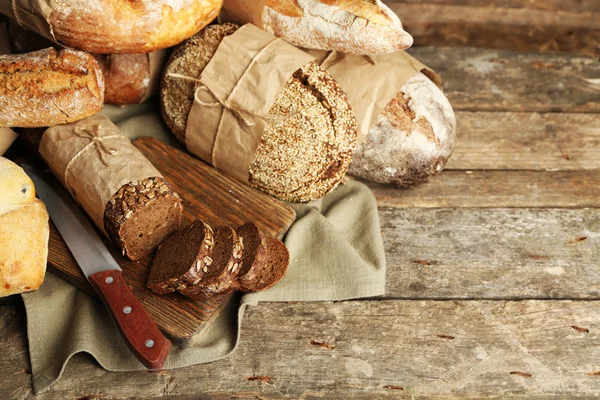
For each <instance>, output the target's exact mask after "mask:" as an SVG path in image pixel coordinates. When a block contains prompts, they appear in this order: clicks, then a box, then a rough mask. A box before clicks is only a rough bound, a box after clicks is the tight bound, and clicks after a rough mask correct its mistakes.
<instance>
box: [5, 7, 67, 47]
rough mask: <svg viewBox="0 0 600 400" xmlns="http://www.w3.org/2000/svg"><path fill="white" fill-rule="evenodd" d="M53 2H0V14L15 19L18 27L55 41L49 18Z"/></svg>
mask: <svg viewBox="0 0 600 400" xmlns="http://www.w3.org/2000/svg"><path fill="white" fill-rule="evenodd" d="M55 3H56V2H55V0H0V13H2V14H5V15H8V16H9V17H11V18H12V19H15V20H16V21H17V22H18V23H19V25H23V26H24V27H26V28H29V29H31V30H32V31H34V32H37V33H39V34H40V35H43V36H45V37H47V38H48V39H50V40H54V41H56V38H55V37H54V34H53V33H52V27H51V26H50V22H49V18H50V13H51V12H52V10H53V9H54V6H55Z"/></svg>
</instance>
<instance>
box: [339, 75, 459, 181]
mask: <svg viewBox="0 0 600 400" xmlns="http://www.w3.org/2000/svg"><path fill="white" fill-rule="evenodd" d="M455 139H456V117H455V116H454V111H453V110H452V106H451V105H450V103H449V102H448V99H447V98H446V96H444V93H442V91H441V90H440V89H439V88H438V87H437V86H436V85H435V84H434V83H433V82H432V81H431V80H430V79H429V78H427V77H426V76H425V75H424V74H423V73H421V72H419V73H417V74H416V75H414V76H413V77H412V78H410V79H409V80H408V81H407V82H406V83H405V84H404V85H403V86H402V88H401V89H400V92H398V95H397V96H396V98H394V99H393V100H392V101H390V102H389V103H388V104H387V106H386V107H385V108H384V109H383V111H382V112H381V113H380V114H379V116H378V117H377V120H376V121H375V123H374V124H373V126H372V127H371V129H370V131H369V134H368V136H367V138H366V139H365V140H364V142H363V143H362V144H361V145H360V146H359V147H358V149H357V150H356V151H355V152H354V157H353V158H352V163H351V164H350V168H349V169H348V173H349V174H351V175H354V176H356V177H359V178H363V179H366V180H370V181H373V182H379V183H392V184H396V185H399V186H411V185H415V184H418V183H421V182H424V181H427V179H428V178H429V177H430V176H433V175H435V174H437V173H438V172H440V171H441V170H442V169H443V167H444V165H445V164H446V162H447V161H448V158H449V157H450V155H451V154H452V151H453V150H454V142H455Z"/></svg>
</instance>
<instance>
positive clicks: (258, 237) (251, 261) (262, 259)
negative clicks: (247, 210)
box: [235, 222, 268, 286]
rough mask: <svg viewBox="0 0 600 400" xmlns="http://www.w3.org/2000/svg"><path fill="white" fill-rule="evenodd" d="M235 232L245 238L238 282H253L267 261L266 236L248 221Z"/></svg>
mask: <svg viewBox="0 0 600 400" xmlns="http://www.w3.org/2000/svg"><path fill="white" fill-rule="evenodd" d="M235 232H236V233H237V234H238V236H241V237H242V238H243V239H244V254H243V256H242V264H241V267H240V272H239V273H238V276H237V279H236V284H237V285H238V286H239V282H251V281H252V280H254V279H256V277H257V275H258V273H259V272H260V271H261V269H262V267H263V266H264V264H265V263H266V262H267V258H268V254H267V243H266V238H265V236H264V235H263V233H262V231H261V230H260V228H259V227H258V226H256V224H255V223H253V222H248V223H246V224H244V225H242V226H239V227H238V228H237V229H236V230H235Z"/></svg>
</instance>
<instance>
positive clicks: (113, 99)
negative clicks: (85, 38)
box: [8, 20, 159, 105]
mask: <svg viewBox="0 0 600 400" xmlns="http://www.w3.org/2000/svg"><path fill="white" fill-rule="evenodd" d="M8 35H9V39H10V44H11V47H12V49H13V52H14V53H29V52H31V51H36V50H41V49H44V48H47V47H55V48H62V46H60V45H59V44H57V43H54V42H52V41H50V40H49V39H47V38H45V37H44V36H42V35H39V34H38V33H36V32H34V31H32V30H29V29H27V28H25V27H23V26H21V25H19V24H17V23H16V22H15V21H12V20H11V21H9V23H8ZM94 58H96V61H98V64H99V65H100V69H101V70H102V74H103V75H104V87H105V90H104V103H105V104H114V105H127V104H136V103H139V102H140V101H141V100H142V99H144V98H147V97H148V96H149V95H150V94H151V93H148V91H149V90H150V87H154V88H155V89H156V88H157V87H158V85H156V84H154V85H153V84H152V83H153V82H151V78H152V77H151V76H150V54H94ZM158 75H159V74H157V77H156V78H157V80H158V79H159V76H158Z"/></svg>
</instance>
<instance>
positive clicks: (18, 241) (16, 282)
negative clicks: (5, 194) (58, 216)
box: [0, 199, 50, 297]
mask: <svg viewBox="0 0 600 400" xmlns="http://www.w3.org/2000/svg"><path fill="white" fill-rule="evenodd" d="M48 220H49V217H48V213H47V211H46V207H45V206H44V203H42V202H41V200H39V199H34V200H33V201H32V202H31V203H29V204H26V205H24V206H22V207H19V208H17V209H15V210H13V211H11V212H8V213H5V214H2V215H0V297H3V296H9V295H12V294H17V293H23V292H29V291H32V290H36V289H38V288H39V287H40V285H41V284H42V282H43V281H44V275H45V273H46V261H47V259H48V239H49V236H50V227H49V223H48Z"/></svg>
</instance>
